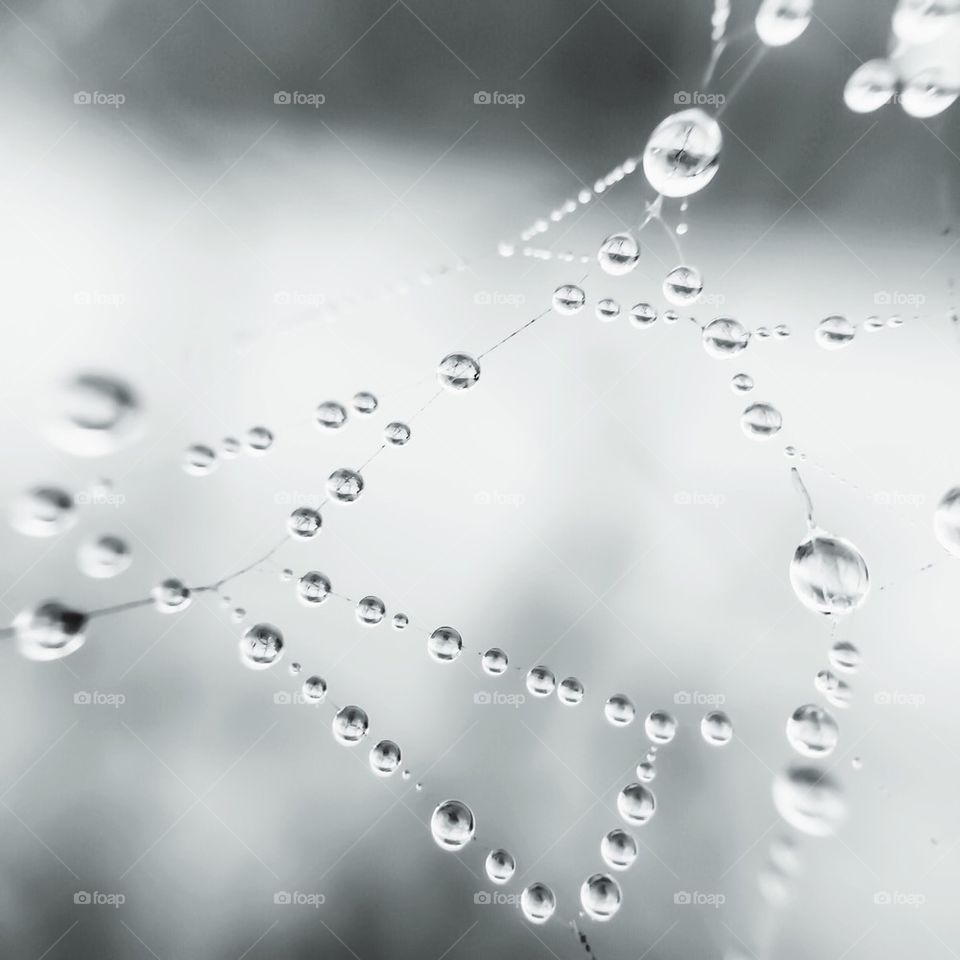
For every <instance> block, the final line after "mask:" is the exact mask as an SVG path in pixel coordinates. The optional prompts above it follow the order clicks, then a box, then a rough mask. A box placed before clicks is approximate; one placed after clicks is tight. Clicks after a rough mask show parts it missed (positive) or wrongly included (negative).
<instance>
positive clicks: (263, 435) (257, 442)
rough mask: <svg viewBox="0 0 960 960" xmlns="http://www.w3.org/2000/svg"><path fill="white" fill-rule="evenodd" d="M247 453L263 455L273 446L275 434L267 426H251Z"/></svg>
mask: <svg viewBox="0 0 960 960" xmlns="http://www.w3.org/2000/svg"><path fill="white" fill-rule="evenodd" d="M246 444H247V453H249V454H251V455H252V456H255V457H261V456H263V455H264V454H265V453H266V452H267V451H268V450H269V449H270V448H271V447H272V446H273V434H272V433H271V432H270V431H269V430H268V429H267V428H266V427H251V428H250V429H249V430H248V431H247V436H246Z"/></svg>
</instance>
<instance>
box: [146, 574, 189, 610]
mask: <svg viewBox="0 0 960 960" xmlns="http://www.w3.org/2000/svg"><path fill="white" fill-rule="evenodd" d="M150 596H151V597H152V598H153V605H154V607H155V608H156V609H157V610H159V611H160V613H179V612H180V611H181V610H186V609H187V607H189V606H190V602H191V601H192V600H193V597H192V596H191V594H190V588H189V587H187V586H185V585H184V584H183V582H182V581H180V580H177V579H176V578H175V577H170V578H169V579H167V580H163V581H161V582H160V583H158V584H157V585H156V586H155V587H154V588H153V589H152V590H151V591H150Z"/></svg>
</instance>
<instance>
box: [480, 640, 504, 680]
mask: <svg viewBox="0 0 960 960" xmlns="http://www.w3.org/2000/svg"><path fill="white" fill-rule="evenodd" d="M508 662H509V661H508V660H507V655H506V654H505V653H504V652H503V651H502V650H501V649H500V648H499V647H491V648H490V649H489V650H485V651H484V654H483V657H482V658H481V659H480V663H481V665H482V666H483V670H484V673H488V674H490V676H491V677H499V676H501V675H502V674H503V673H505V672H506V670H507V665H508Z"/></svg>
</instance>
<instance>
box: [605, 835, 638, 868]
mask: <svg viewBox="0 0 960 960" xmlns="http://www.w3.org/2000/svg"><path fill="white" fill-rule="evenodd" d="M600 856H601V857H603V862H604V863H605V864H606V865H607V866H608V867H610V868H611V869H612V870H628V869H629V868H630V867H632V866H633V864H634V862H635V861H636V859H637V841H636V840H635V839H634V838H633V836H631V835H630V834H629V833H627V831H626V830H620V829H619V828H618V829H616V830H611V831H610V832H609V833H608V834H607V835H606V836H605V837H604V838H603V839H602V840H601V841H600Z"/></svg>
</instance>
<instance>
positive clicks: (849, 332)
mask: <svg viewBox="0 0 960 960" xmlns="http://www.w3.org/2000/svg"><path fill="white" fill-rule="evenodd" d="M856 333H857V328H856V325H855V324H854V323H853V322H852V321H851V320H848V319H847V318H846V317H827V318H826V319H824V320H821V321H820V323H819V324H817V329H816V330H814V332H813V336H814V339H815V340H816V341H817V343H818V344H819V345H820V346H821V347H823V348H824V350H840V349H841V348H843V347H845V346H846V345H847V344H848V343H850V341H851V340H853V338H854V337H855V336H856Z"/></svg>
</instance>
